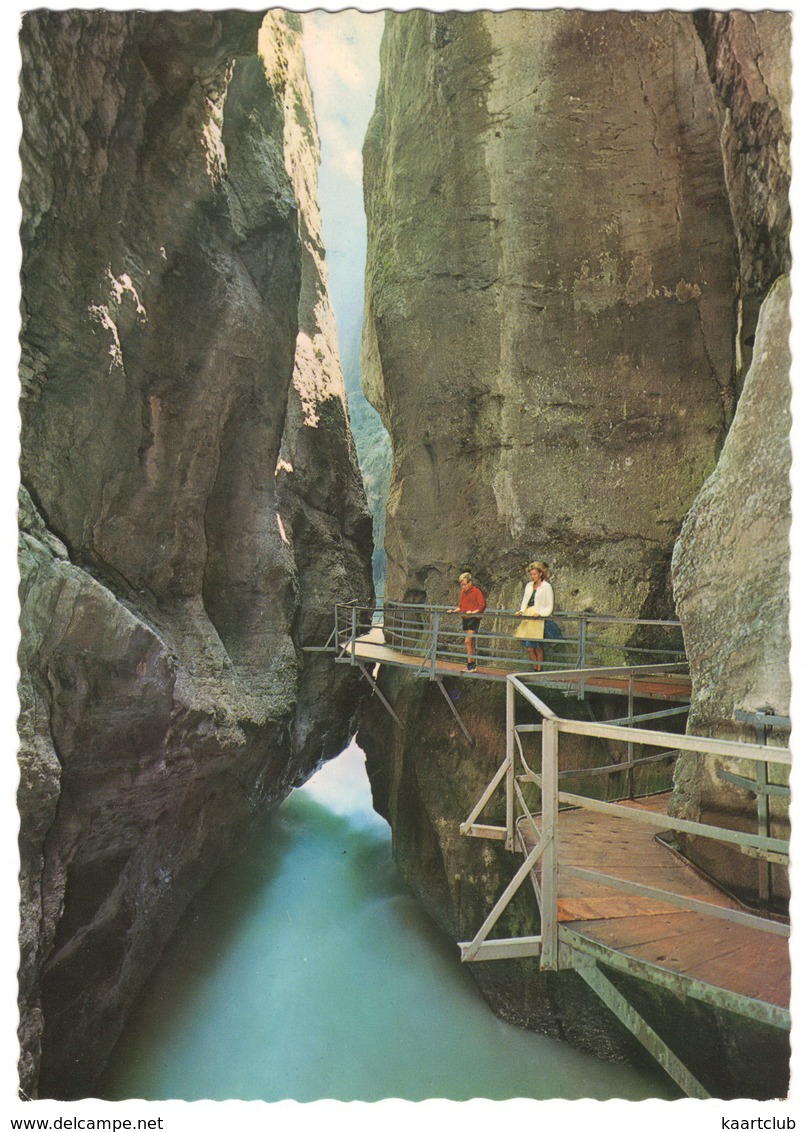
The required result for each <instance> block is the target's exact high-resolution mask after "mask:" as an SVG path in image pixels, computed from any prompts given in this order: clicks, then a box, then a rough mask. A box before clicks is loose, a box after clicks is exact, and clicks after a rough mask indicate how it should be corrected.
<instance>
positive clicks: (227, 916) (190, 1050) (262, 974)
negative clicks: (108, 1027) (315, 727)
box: [99, 745, 677, 1101]
mask: <svg viewBox="0 0 807 1132" xmlns="http://www.w3.org/2000/svg"><path fill="white" fill-rule="evenodd" d="M99 1095H100V1096H101V1097H104V1098H106V1099H108V1100H123V1099H127V1098H132V1097H140V1098H145V1099H147V1100H166V1099H180V1100H199V1099H212V1100H225V1099H239V1100H263V1101H279V1100H282V1099H288V1098H291V1099H294V1100H297V1101H313V1100H318V1099H322V1098H330V1099H335V1100H343V1101H348V1100H360V1101H376V1100H380V1099H382V1098H387V1097H396V1098H402V1099H405V1100H413V1101H417V1100H423V1099H426V1098H430V1097H443V1098H447V1099H450V1100H460V1101H461V1100H466V1099H470V1098H473V1097H484V1098H488V1099H491V1100H504V1099H507V1098H512V1097H528V1098H535V1099H547V1098H566V1099H577V1098H581V1097H589V1098H593V1099H601V1100H604V1099H608V1098H622V1099H627V1100H642V1099H645V1098H649V1097H659V1098H672V1097H674V1096H676V1095H677V1093H676V1091H675V1089H674V1087H673V1086H672V1085H671V1084H670V1083H669V1082H668V1079H667V1078H666V1077H665V1076H664V1074H662V1073H661V1071H660V1070H659V1072H658V1073H657V1074H652V1073H643V1072H638V1071H636V1070H632V1069H628V1068H624V1067H621V1066H615V1065H609V1064H607V1063H605V1062H601V1061H599V1060H597V1059H596V1058H593V1057H590V1056H588V1055H585V1054H582V1053H578V1052H576V1051H575V1050H573V1049H571V1048H570V1047H568V1046H566V1045H564V1044H562V1043H560V1042H556V1041H553V1040H551V1039H549V1038H545V1037H542V1036H540V1035H537V1034H533V1033H528V1032H526V1031H524V1030H521V1029H519V1028H517V1027H514V1026H510V1025H507V1024H506V1023H504V1022H501V1021H499V1020H498V1019H497V1018H496V1017H495V1016H494V1015H493V1014H492V1013H491V1011H490V1010H489V1009H488V1007H487V1006H486V1005H485V1003H484V1002H483V1000H482V998H481V997H480V995H479V993H478V991H477V990H476V986H475V984H474V982H473V979H472V978H471V976H470V973H469V971H468V970H467V968H465V967H463V966H462V965H461V964H460V963H459V961H458V954H457V949H456V947H455V946H454V945H453V944H452V943H451V942H450V941H447V940H446V939H445V938H444V937H443V936H442V935H441V934H440V933H439V932H438V931H437V930H436V929H435V927H434V926H433V924H432V923H431V921H430V920H429V919H428V917H427V916H426V915H425V913H424V912H423V911H422V910H421V909H420V907H419V906H418V905H417V904H416V903H415V901H414V900H413V898H412V897H411V896H409V895H408V893H407V891H406V890H405V889H404V887H403V885H402V883H401V881H400V880H399V878H398V876H397V874H396V872H395V869H394V866H393V862H392V853H391V842H390V831H389V827H388V826H387V824H386V823H385V822H384V821H383V820H382V819H381V818H380V817H378V815H377V814H375V812H374V811H373V809H372V806H371V803H370V789H369V784H368V782H367V777H366V773H365V769H364V755H363V753H362V752H361V751H360V750H359V748H358V747H356V746H355V745H352V746H351V747H349V748H348V750H347V751H346V752H345V753H344V754H343V755H341V756H340V757H339V758H338V759H336V760H334V761H333V762H331V763H329V764H327V765H326V766H325V767H324V768H323V769H322V770H321V771H320V772H319V773H318V774H316V775H315V776H314V777H313V778H312V779H311V780H310V781H309V782H308V783H307V784H306V785H305V786H304V787H302V788H301V789H299V790H296V791H294V793H293V794H292V796H291V797H290V798H288V799H287V800H286V801H285V802H284V803H283V805H282V806H280V807H279V809H277V810H276V811H275V812H274V813H272V814H271V815H269V816H268V817H267V818H266V819H265V820H264V822H263V824H262V826H261V828H260V829H259V831H258V833H257V834H256V835H255V836H254V837H252V838H251V840H250V842H249V844H248V845H247V846H246V848H245V849H244V851H243V852H242V853H241V854H240V855H239V857H238V858H237V859H236V860H234V861H233V862H231V863H230V864H228V865H227V866H226V867H225V868H224V869H223V870H222V871H221V872H220V874H219V875H218V876H217V877H216V878H215V879H214V880H213V881H212V883H210V884H209V885H208V886H207V887H206V888H205V890H204V891H203V892H202V893H201V894H200V896H199V897H197V899H196V900H195V902H194V903H193V905H192V907H191V908H190V909H189V911H188V913H187V914H186V915H185V917H184V919H183V921H182V922H181V924H180V927H179V930H178V931H177V933H176V934H175V936H174V938H173V940H172V942H171V943H170V944H169V946H168V947H167V949H166V951H165V952H164V954H163V956H162V958H161V960H160V962H159V965H158V966H157V968H156V970H155V972H154V973H153V975H152V977H151V979H150V980H149V982H148V984H147V985H146V987H145V989H144V991H143V993H142V995H141V996H140V999H139V1001H138V1003H137V1004H136V1007H135V1009H134V1011H133V1013H132V1015H131V1017H130V1019H129V1022H128V1024H127V1027H126V1029H125V1031H124V1033H123V1035H122V1037H121V1039H120V1041H119V1042H118V1044H117V1046H116V1048H115V1051H114V1053H113V1057H112V1061H111V1064H110V1066H109V1067H108V1069H107V1072H106V1074H105V1077H104V1080H103V1082H102V1088H101V1090H100V1092H99Z"/></svg>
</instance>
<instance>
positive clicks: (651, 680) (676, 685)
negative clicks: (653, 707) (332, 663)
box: [337, 628, 692, 703]
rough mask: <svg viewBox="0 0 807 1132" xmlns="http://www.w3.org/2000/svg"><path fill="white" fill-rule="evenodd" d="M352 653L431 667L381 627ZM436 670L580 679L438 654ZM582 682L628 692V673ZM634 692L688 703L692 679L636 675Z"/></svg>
mask: <svg viewBox="0 0 807 1132" xmlns="http://www.w3.org/2000/svg"><path fill="white" fill-rule="evenodd" d="M355 653H356V659H357V660H359V661H361V662H363V663H371V664H391V665H395V666H397V667H401V668H408V669H411V670H414V671H417V670H420V669H422V670H423V671H424V672H425V673H428V672H430V671H431V669H430V665H429V661H428V660H424V658H423V656H416V655H414V654H412V653H405V652H400V651H398V650H397V649H394V648H392V647H391V646H390V645H388V644H386V642H385V640H384V634H383V630H381V629H379V628H375V629H372V630H370V632H369V633H366V634H364V635H363V636H361V637H358V638H357V639H356V646H355ZM350 655H351V654H350V649H349V648H346V649H344V650H343V652H342V653H340V654H337V659H340V660H343V661H344V660H347V659H349V657H350ZM435 672H436V673H437V675H439V676H462V677H465V678H467V679H469V680H473V679H486V680H499V681H504V680H506V679H507V677H508V676H510V675H515V676H529V677H530V681H529V682H530V684H531V685H533V684H541V685H544V686H548V687H553V686H556V685H560V686H561V687H563V686H564V685H565V684H569V683H572V682H574V683H575V684H577V683H578V681H579V676H578V675H577V669H573V670H571V669H570V670H563V671H561V670H558V669H554V670H550V669H547V670H546V671H544V672H540V673H538V672H533V671H532V669H531V668H526V667H517V666H513V667H512V668H508V667H506V666H504V667H501V668H497V667H493V666H492V665H486V664H485V663H484V661H482V662H479V663H478V667H477V669H476V671H475V672H468V671H466V668H465V664H464V663H461V662H459V661H456V662H455V661H448V660H443V659H441V658H439V657H438V659H437V663H436V665H435ZM584 683H585V688H586V689H587V690H589V691H594V692H604V693H611V694H613V693H616V694H619V695H627V692H628V677H627V676H618V675H613V676H585V677H584ZM633 694H634V696H636V697H637V698H638V699H641V698H642V697H646V698H648V699H654V700H655V699H661V700H673V701H676V702H681V703H688V702H689V700H690V697H691V694H692V681H691V680H690V678H689V676H684V675H679V674H677V673H668V674H663V675H658V676H655V675H654V676H635V677H634V682H633Z"/></svg>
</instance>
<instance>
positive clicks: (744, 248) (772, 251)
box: [692, 11, 792, 372]
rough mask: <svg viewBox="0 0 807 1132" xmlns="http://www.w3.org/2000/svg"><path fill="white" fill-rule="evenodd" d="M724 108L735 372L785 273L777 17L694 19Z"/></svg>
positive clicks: (786, 80)
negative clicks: (735, 305)
mask: <svg viewBox="0 0 807 1132" xmlns="http://www.w3.org/2000/svg"><path fill="white" fill-rule="evenodd" d="M692 18H693V20H694V23H695V26H696V28H697V29H698V32H699V34H700V36H701V39H702V40H703V44H704V48H705V52H706V60H707V64H708V67H709V74H710V76H711V78H712V81H713V83H714V87H715V92H716V94H717V97H718V99H719V101H720V104H721V105H722V107H723V108H724V114H723V128H722V133H721V137H722V144H723V158H724V167H725V170H726V185H727V187H728V192H729V200H730V202H731V211H732V216H733V218H734V228H735V232H736V234H737V246H738V250H739V256H740V285H741V289H740V317H739V336H740V346H741V350H742V369H743V372H745V370H747V368H748V365H749V364H750V362H751V358H752V356H753V348H754V336H755V330H756V322H757V318H758V316H759V308H760V304H761V303H762V301H763V299H764V298H765V295H766V294H767V293H768V291H769V290H770V287H771V285H772V284H773V283H774V281H775V280H776V279H777V277H778V276H779V275H781V274H783V273H786V272H788V271H789V270H790V244H789V234H790V200H789V196H788V194H789V190H790V176H791V162H790V138H791V134H792V125H791V115H790V101H791V90H790V70H791V61H790V24H791V19H790V16H789V15H788V14H787V13H784V12H707V11H701V12H694V13H693V16H692Z"/></svg>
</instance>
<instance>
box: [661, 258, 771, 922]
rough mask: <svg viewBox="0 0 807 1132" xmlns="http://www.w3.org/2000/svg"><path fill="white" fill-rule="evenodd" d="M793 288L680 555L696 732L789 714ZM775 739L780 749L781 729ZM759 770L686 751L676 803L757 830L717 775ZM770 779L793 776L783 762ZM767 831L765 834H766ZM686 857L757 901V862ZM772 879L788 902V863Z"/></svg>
mask: <svg viewBox="0 0 807 1132" xmlns="http://www.w3.org/2000/svg"><path fill="white" fill-rule="evenodd" d="M789 305H790V286H789V281H788V279H787V277H785V276H783V277H782V278H781V279H779V280H778V281H777V282H776V283H775V284H774V286H773V288H772V290H771V293H770V294H769V296H768V298H767V299H766V300H765V303H764V304H763V306H762V310H761V312H760V317H759V324H758V327H757V330H756V344H755V347H754V358H753V361H752V363H751V368H750V370H749V372H748V376H747V378H746V381H745V387H744V389H743V394H742V397H741V398H740V402H739V405H738V407H737V415H736V416H735V418H734V423H733V424H732V426H731V430H730V432H729V435H728V437H727V438H726V444H725V446H724V448H723V451H722V453H721V455H720V460H719V461H718V465H717V468H716V469H715V471H714V473H713V474H712V475H711V476H710V478H709V479H708V480H707V482H706V483H705V484H704V486H703V489H702V491H701V492H700V493H699V495H698V497H697V499H696V500H695V502H694V503H693V505H692V508H691V510H690V512H689V514H688V515H687V517H686V520H685V522H684V525H683V529H682V531H681V536H680V538H679V540H678V542H677V544H676V548H675V555H674V558H673V579H674V584H675V596H676V602H677V605H678V609H679V612H680V617H681V622H682V624H683V626H684V633H685V638H686V645H687V655H688V656H689V660H690V666H691V670H692V684H693V687H692V693H693V695H692V710H691V712H690V718H689V730H690V731H692V732H694V733H695V734H697V735H717V736H719V737H720V738H725V739H744V740H746V741H751V742H753V741H754V740H755V737H756V736H755V731H754V728H753V726H752V725H751V724H749V723H748V722H747V721H746V722H742V721H738V720H737V719H736V716H735V713H736V712H743V713H756V712H760V711H761V712H766V713H768V714H772V715H778V716H788V715H789V713H790V672H789V668H788V651H789V642H790V633H789V625H788V618H789V602H788V588H789V573H788V566H789V536H790V482H789V477H788V473H789V469H790V425H791V419H790V412H789V401H790V382H789V374H790V361H791V359H790V351H789V348H788V337H789V333H790V313H789ZM768 741H769V742H771V743H774V744H776V745H783V744H786V742H787V733H786V732H785V733H783V732H782V731H781V729H775V730H773V731H772V732H771V734H770V736H769V740H768ZM721 770H722V771H726V770H729V771H731V772H733V773H734V774H738V773H740V774H744V775H745V776H746V777H750V778H751V779H752V780H754V779H755V777H756V772H755V767H754V766H753V764H748V765H747V766H741V767H738V766H737V764H736V763H731V764H729V763H726V762H725V761H724V760H717V759H715V760H705V761H704V760H699V759H696V758H694V757H691V758H681V759H680V760H679V764H678V767H677V769H676V790H675V797H674V811H675V812H676V813H677V814H679V815H680V816H682V817H694V818H696V819H697V818H700V819H701V820H703V821H706V822H711V823H713V824H716V825H725V824H727V823H728V824H730V825H731V826H732V827H737V828H742V829H746V830H747V831H748V832H751V833H756V832H758V824H757V804H756V797H755V795H753V794H752V793H751V792H750V791H748V790H743V789H741V788H739V787H737V786H735V785H732V784H730V783H728V782H726V781H725V779H723V778H721V777H720V772H721ZM770 779H771V781H773V782H780V783H781V782H786V781H787V776H786V774H785V773H784V772H783V769H782V768H780V767H771V768H770ZM771 815H772V820H771V833H772V834H773V836H774V837H787V836H788V833H789V830H788V819H787V806H786V804H784V803H783V801H782V800H781V799H778V798H773V799H771ZM763 832H765V831H764V830H763ZM688 852H689V854H690V856H692V857H693V859H694V860H696V861H697V862H698V864H700V865H702V866H704V867H705V868H707V869H708V871H709V872H711V873H712V874H713V875H716V876H717V877H718V879H720V880H721V882H722V883H723V884H725V885H727V886H729V887H731V888H732V889H735V890H739V891H741V892H742V894H743V896H744V897H745V899H746V900H747V901H749V902H750V903H752V904H753V903H756V902H757V901H758V899H759V897H760V890H759V865H758V862H757V861H755V860H754V859H753V858H750V857H747V856H744V855H743V854H741V853H738V852H737V851H736V850H734V851H732V850H731V849H726V848H725V847H722V846H720V845H719V844H716V843H715V842H708V841H705V840H703V839H698V840H696V841H694V842H691V843H690V845H689V848H688ZM769 883H770V887H771V892H772V894H773V897H774V899H775V900H776V901H777V903H779V904H780V905H781V901H782V900H783V898H784V897H785V896H786V894H787V891H788V886H787V875H786V870H785V869H783V868H782V867H781V866H777V867H775V868H774V869H773V872H772V877H771V881H770V882H769Z"/></svg>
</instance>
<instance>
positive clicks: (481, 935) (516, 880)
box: [463, 839, 546, 960]
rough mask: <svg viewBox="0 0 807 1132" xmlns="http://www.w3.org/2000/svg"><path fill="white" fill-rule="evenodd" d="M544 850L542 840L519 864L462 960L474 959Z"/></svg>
mask: <svg viewBox="0 0 807 1132" xmlns="http://www.w3.org/2000/svg"><path fill="white" fill-rule="evenodd" d="M545 848H546V839H542V840H541V841H539V842H538V843H537V845H534V846H533V848H532V849H531V850H530V852H529V853H528V855H527V856H526V857H525V858H524V860H523V861H522V862H521V865H520V866H519V869H518V872H517V873H516V875H515V876H514V877H513V879H512V880H511V881H510V883H509V884H508V886H507V888H506V889H505V890H504V892H503V893H502V894H501V896H500V897H499V899H498V900H497V901H496V903H495V904H494V906H493V908H492V909H491V910H490V912H489V913H488V916H487V919H486V920H485V922H484V924H483V925H482V927H481V928H480V929H479V931H478V932H477V933H476V935H475V936H474V938H473V939H472V940H471V942H470V943H468V944H466V945H465V946H466V948H467V952H466V954H464V956H463V958H464V959H466V960H468V959H473V958H474V957H475V955H476V953H477V951H478V950H479V948H480V947H481V946H482V944H483V943H484V942H485V940H486V939H487V937H488V935H489V934H490V932H492V931H493V929H494V927H495V926H496V924H497V923H498V922H499V917H500V916H501V914H502V912H503V911H504V910H505V908H506V907H507V905H508V904H509V903H510V901H511V900H512V899H513V897H514V896H515V894H516V893H517V892H518V890H519V888H521V886H522V884H523V883H524V881H525V880H526V879H527V877H528V876H529V875H530V873H531V872H532V869H533V866H534V865H535V863H536V861H538V860H539V859H540V857H541V854H542V853H543V852H544V849H545Z"/></svg>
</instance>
